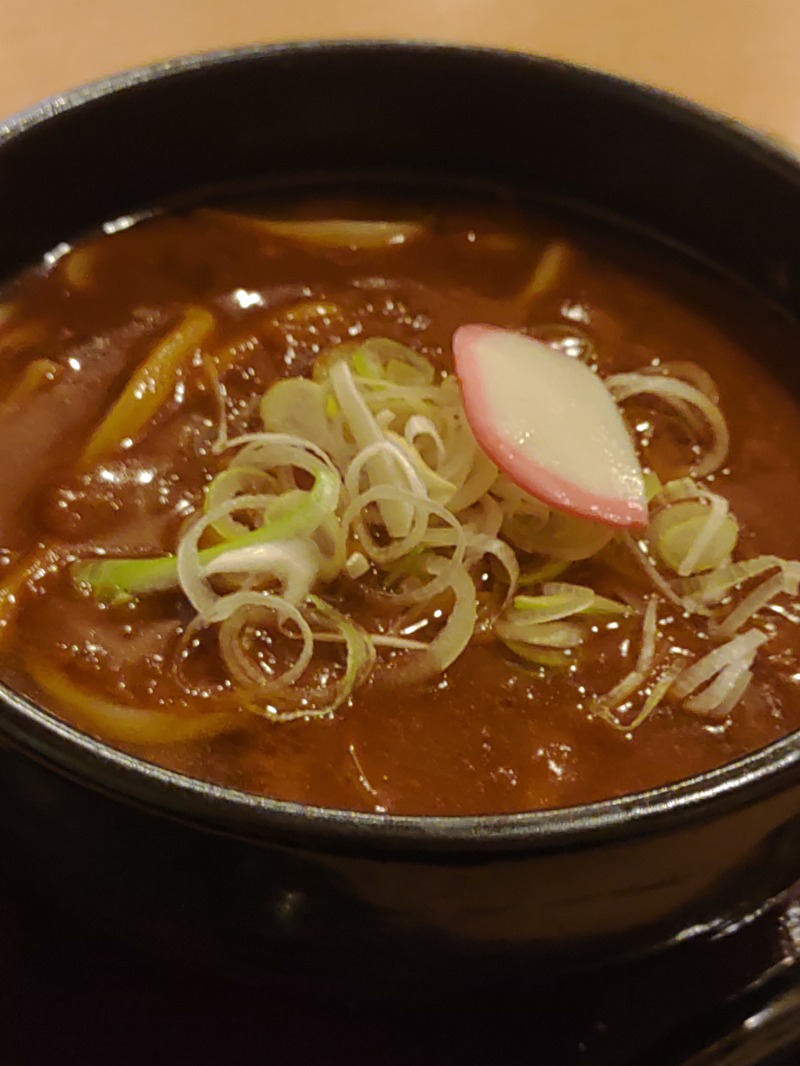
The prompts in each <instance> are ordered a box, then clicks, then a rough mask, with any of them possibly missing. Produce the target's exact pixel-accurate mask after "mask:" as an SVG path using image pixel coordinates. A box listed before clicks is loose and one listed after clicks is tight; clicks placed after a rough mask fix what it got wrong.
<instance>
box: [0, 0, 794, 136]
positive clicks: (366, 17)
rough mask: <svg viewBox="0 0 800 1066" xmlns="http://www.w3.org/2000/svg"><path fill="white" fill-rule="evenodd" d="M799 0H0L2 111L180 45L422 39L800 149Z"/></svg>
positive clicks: (194, 48)
mask: <svg viewBox="0 0 800 1066" xmlns="http://www.w3.org/2000/svg"><path fill="white" fill-rule="evenodd" d="M799 33H800V0H378V2H377V3H376V2H375V0H296V2H294V3H283V2H280V0H0V115H7V114H9V113H11V112H14V111H17V110H19V109H21V108H23V107H26V106H27V105H29V104H31V103H33V102H34V101H36V100H38V99H40V98H42V97H44V96H48V95H50V94H52V93H57V92H59V91H62V90H64V89H67V88H70V87H72V86H75V85H78V84H80V83H82V82H85V81H88V80H91V79H93V78H96V77H99V76H101V75H103V74H109V73H112V72H114V71H117V70H120V69H123V68H125V67H131V66H136V65H139V64H142V63H148V62H150V61H152V60H155V59H163V58H166V57H168V56H171V55H177V54H179V53H186V52H194V51H200V50H204V49H210V48H219V47H224V46H227V45H234V44H243V43H247V42H255V41H280V40H297V39H308V38H314V37H422V38H428V39H431V40H447V41H457V42H469V43H474V44H485V45H495V46H502V47H509V48H516V49H522V50H525V51H530V52H539V53H542V54H544V55H550V56H559V57H562V58H566V59H571V60H574V61H577V62H580V63H586V64H589V65H592V66H597V67H601V68H604V69H606V70H611V71H614V72H617V73H620V74H624V75H626V76H628V77H633V78H637V79H640V80H643V81H648V82H651V83H653V84H656V85H660V86H664V87H666V88H669V89H672V90H675V91H677V92H679V93H681V94H683V95H685V96H689V97H692V98H693V99H695V100H698V101H701V102H702V103H705V104H707V105H709V106H711V107H715V108H718V109H720V110H722V111H726V112H728V113H729V114H732V115H735V116H736V117H737V118H740V119H742V120H744V121H745V122H748V123H750V124H752V125H755V126H759V127H761V128H762V129H766V130H769V131H770V132H772V133H776V134H778V135H779V136H781V137H783V138H784V139H786V140H788V141H791V142H793V143H794V144H795V145H800V64H799V63H798V54H797V52H798V49H797V40H798V34H799Z"/></svg>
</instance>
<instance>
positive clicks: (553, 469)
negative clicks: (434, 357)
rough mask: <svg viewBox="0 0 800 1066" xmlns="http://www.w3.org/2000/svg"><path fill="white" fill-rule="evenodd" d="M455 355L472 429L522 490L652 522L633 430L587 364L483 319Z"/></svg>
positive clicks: (456, 345)
mask: <svg viewBox="0 0 800 1066" xmlns="http://www.w3.org/2000/svg"><path fill="white" fill-rule="evenodd" d="M453 353H454V356H455V365H456V371H457V373H458V378H459V381H460V382H461V391H462V396H463V401H464V409H465V411H466V414H467V419H468V420H469V424H470V426H471V428H472V431H473V433H474V434H475V437H476V439H477V441H478V443H479V444H480V445H481V447H482V448H483V449H484V451H485V452H486V454H487V455H488V456H489V457H490V458H491V459H492V460H493V461H494V462H495V463H497V465H498V466H499V467H500V468H501V470H503V471H504V472H505V473H506V474H508V476H509V477H510V478H511V480H512V481H514V482H515V483H516V484H517V485H519V487H520V488H521V489H524V490H525V491H526V492H528V493H530V494H531V496H535V497H536V498H537V499H538V500H541V501H542V502H543V503H546V504H548V506H551V507H554V508H557V509H558V510H560V511H565V512H567V513H569V514H574V515H579V516H581V517H584V518H591V519H594V520H595V521H597V522H602V523H604V524H606V525H609V526H615V527H620V528H624V527H630V526H644V525H646V524H647V502H646V497H645V491H644V481H643V478H642V470H641V467H640V465H639V461H638V459H637V457H636V453H635V451H634V448H633V443H632V441H631V438H630V436H629V434H628V430H627V428H626V426H625V423H624V421H623V419H622V416H621V414H620V412H619V410H618V408H617V406H616V404H615V403H614V400H613V399H612V397H611V395H610V393H609V392H608V390H607V389H606V388H605V386H604V385H603V383H602V381H601V380H600V378H598V377H597V376H596V375H595V374H594V373H593V372H592V371H591V370H590V369H589V368H588V367H587V366H586V365H585V364H584V363H581V362H580V361H579V360H578V359H574V358H571V357H570V356H567V355H564V354H563V353H561V352H558V351H556V350H555V349H553V348H549V347H548V346H547V345H545V344H541V343H540V342H539V341H536V340H533V339H532V338H531V337H527V336H525V335H524V334H522V333H514V332H512V331H510V330H504V329H498V328H496V327H494V326H484V325H469V326H461V327H460V328H459V329H457V330H456V332H455V334H454V336H453Z"/></svg>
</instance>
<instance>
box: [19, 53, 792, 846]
mask: <svg viewBox="0 0 800 1066" xmlns="http://www.w3.org/2000/svg"><path fill="white" fill-rule="evenodd" d="M321 52H327V53H333V52H335V53H340V54H342V55H344V56H346V55H347V54H353V53H361V54H365V53H371V54H376V53H380V52H392V53H395V54H405V55H406V56H408V57H418V56H421V55H423V54H424V55H428V56H431V55H433V56H436V55H449V56H453V55H459V56H461V57H463V58H464V59H465V60H468V58H469V57H474V59H473V61H475V62H477V61H481V62H486V63H491V64H494V65H495V66H500V65H503V64H504V65H512V64H517V65H519V66H526V65H527V66H529V67H531V68H534V67H535V68H539V69H550V70H553V71H557V72H560V73H562V74H564V76H566V77H572V78H574V79H582V80H584V81H587V82H588V81H590V82H591V83H592V84H593V87H594V88H595V89H597V88H602V89H603V91H605V92H610V93H617V94H622V95H624V96H626V97H628V98H630V99H633V100H636V101H638V102H639V103H640V104H642V105H647V106H648V107H650V108H656V109H657V110H660V111H662V112H665V113H667V114H669V115H671V116H672V117H673V118H675V119H680V120H682V121H684V122H688V123H691V124H693V125H695V126H700V127H702V128H703V129H704V130H705V131H706V132H713V133H715V134H716V136H718V137H719V136H722V137H724V138H728V139H733V140H734V141H735V142H736V143H737V146H738V147H739V149H740V150H741V149H744V150H748V151H749V152H750V153H751V154H752V153H756V154H758V156H759V157H760V160H761V163H762V165H770V164H771V165H772V166H773V167H779V168H782V169H788V170H789V171H790V172H791V173H792V174H794V175H795V176H798V175H800V158H798V156H796V155H795V154H794V153H793V152H792V151H791V149H790V148H789V147H788V146H786V145H784V144H782V143H781V142H779V141H777V140H776V139H774V138H773V137H771V136H769V135H768V134H766V133H763V132H760V131H757V130H753V129H751V128H750V127H748V126H746V125H745V124H743V123H741V122H739V121H738V120H736V119H734V118H732V117H730V116H727V115H724V114H722V113H719V112H716V111H714V110H712V109H709V108H707V107H705V106H703V105H700V104H698V103H695V102H692V101H690V100H687V99H684V98H683V97H681V96H679V95H677V94H675V93H671V92H669V91H666V90H664V89H661V88H656V87H654V86H650V85H647V84H644V83H640V82H637V81H633V80H630V79H627V78H623V77H620V76H619V75H616V74H612V73H608V72H605V71H602V70H598V69H595V68H592V67H589V66H586V65H583V64H577V63H572V62H568V61H565V60H561V59H556V58H552V57H548V56H540V55H534V54H529V53H526V52H520V51H512V50H509V49H502V48H495V47H490V46H479V45H468V44H448V43H442V42H434V41H427V40H412V39H371V38H365V39H340V40H326V39H319V40H302V41H286V42H276V43H268V44H249V45H243V46H238V47H230V48H222V49H216V50H211V51H203V52H197V53H192V54H189V55H184V56H177V57H174V58H169V59H165V60H162V61H158V62H155V63H151V64H146V65H143V66H139V67H135V68H133V69H130V70H124V71H121V72H119V73H116V74H111V75H107V76H104V77H101V78H99V79H97V80H94V81H91V82H88V83H86V84H84V85H81V86H78V87H77V88H73V89H70V90H67V91H66V92H63V93H57V94H55V95H53V96H51V97H48V98H46V99H44V100H41V101H39V102H37V103H34V104H33V105H32V106H30V107H28V108H26V109H24V110H22V111H20V112H17V113H15V114H13V115H12V116H10V117H9V118H6V119H0V158H1V157H2V151H3V149H4V147H5V145H7V144H9V143H11V142H12V141H14V140H16V138H17V137H20V136H23V135H24V134H26V133H27V132H28V131H30V130H32V129H34V128H36V127H38V126H40V125H42V124H43V123H48V122H50V121H51V120H53V119H56V118H57V117H58V116H59V115H60V114H62V113H65V112H71V111H74V110H76V109H79V108H82V107H84V106H86V105H87V104H91V103H92V102H93V101H96V100H99V99H101V98H106V97H113V96H117V95H119V94H122V93H125V92H127V91H129V90H131V89H134V88H136V87H137V86H140V85H144V84H150V83H152V82H161V81H165V80H168V79H172V78H180V77H184V76H186V75H190V74H193V73H195V72H198V71H203V70H206V69H212V68H213V69H216V68H218V67H222V66H226V65H237V64H241V63H247V62H267V63H274V62H277V61H279V60H280V59H282V58H283V57H294V56H297V55H302V54H305V53H311V54H318V53H321ZM0 705H2V708H3V712H2V713H0V737H1V736H2V735H5V737H7V738H8V739H9V740H10V741H11V742H12V745H13V746H15V747H17V748H18V749H21V750H23V752H24V754H26V755H29V756H30V755H32V756H33V757H34V758H36V759H37V760H39V761H41V762H44V763H46V764H47V765H49V766H50V767H51V768H54V769H56V770H59V771H60V772H62V773H66V774H67V776H69V777H72V778H73V779H75V780H78V781H79V782H80V783H82V784H84V785H87V786H89V787H93V788H95V789H99V790H100V791H103V792H106V793H108V794H111V795H113V796H115V797H116V798H118V799H122V800H126V801H128V802H133V803H135V804H137V805H138V806H141V807H144V808H146V809H148V810H150V811H151V812H154V813H158V814H161V815H163V816H168V817H170V816H171V817H175V818H178V819H179V820H181V821H183V822H188V823H190V824H193V825H195V826H197V827H198V828H201V829H205V830H210V831H218V832H223V833H225V834H229V835H230V834H232V835H235V836H239V837H242V838H246V839H253V838H256V839H258V838H264V839H284V840H290V841H291V840H297V839H298V838H300V840H301V841H302V844H303V845H304V846H314V847H318V848H322V849H323V850H325V849H333V850H335V851H337V852H341V851H343V850H348V849H355V850H356V851H359V852H363V850H364V847H365V845H369V850H370V854H372V853H374V852H375V851H376V850H377V851H379V852H380V851H386V852H396V851H401V852H404V853H407V854H409V855H413V854H414V853H420V854H422V855H426V856H429V855H430V853H431V852H439V853H442V855H445V854H446V855H451V856H452V855H454V854H455V855H463V856H469V855H486V854H487V853H489V854H491V853H518V852H532V851H539V850H543V849H551V850H552V849H558V850H562V849H567V848H575V847H585V846H587V845H592V844H597V843H599V842H600V841H606V840H608V841H612V840H620V839H623V838H629V837H632V836H638V835H642V834H645V833H648V834H649V833H653V832H661V831H664V830H665V829H668V828H670V827H674V826H678V825H681V824H684V823H688V822H695V821H699V820H704V819H708V818H711V817H713V816H717V815H719V814H722V813H724V812H726V811H728V810H732V809H734V808H736V807H739V806H742V805H745V804H748V803H752V802H756V801H758V800H759V799H762V798H764V797H765V796H768V795H770V794H772V793H777V792H780V791H783V790H784V789H788V788H791V787H792V786H793V785H797V784H800V732H795V733H789V734H787V735H786V736H784V737H782V738H780V739H779V740H776V741H774V742H772V743H771V744H769V745H768V746H766V747H764V748H761V749H759V750H757V751H755V752H752V753H750V754H749V755H745V756H743V757H741V758H738V759H736V760H734V761H732V762H729V763H726V764H725V765H723V766H721V767H719V768H718V769H715V770H710V771H707V772H705V773H702V774H697V775H694V776H692V777H690V778H686V779H684V780H681V781H678V782H674V783H670V784H666V785H662V786H660V787H658V788H652V789H648V790H646V791H642V792H637V793H631V794H629V795H625V796H621V797H615V798H612V799H607V800H601V801H598V802H595V803H590V804H585V805H581V806H573V807H563V808H554V809H547V810H534V811H526V812H520V813H513V814H499V815H495V814H489V815H393V814H383V813H371V812H364V811H352V810H339V809H335V808H327V807H319V806H314V805H306V804H300V803H289V802H286V801H282V800H275V799H271V798H269V797H266V796H260V795H256V794H253V793H249V792H244V791H241V790H238V789H233V788H227V787H222V786H219V785H214V784H211V783H209V782H206V781H202V780H200V779H198V778H193V777H190V776H188V775H185V774H181V773H177V772H174V771H171V770H166V769H164V768H162V767H160V766H158V765H156V764H154V763H151V762H149V761H147V760H145V759H141V758H137V757H134V756H131V755H128V754H126V753H125V752H122V751H119V750H117V749H115V748H114V747H112V746H111V745H109V744H106V743H104V742H103V741H101V740H98V739H96V738H95V737H92V736H91V735H90V734H88V733H83V732H81V731H80V730H78V729H76V728H74V727H73V726H71V725H68V724H67V723H66V722H63V721H61V720H60V719H58V718H57V717H56V716H55V715H51V714H50V713H49V712H47V711H45V710H44V709H43V708H41V707H39V706H38V705H37V704H36V703H35V702H34V701H32V700H31V699H29V698H27V697H25V696H23V695H21V694H20V693H17V692H15V691H14V690H13V689H11V688H10V687H9V686H8V685H6V684H5V683H0Z"/></svg>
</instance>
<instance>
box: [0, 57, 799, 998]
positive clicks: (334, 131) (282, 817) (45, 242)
mask: <svg viewBox="0 0 800 1066" xmlns="http://www.w3.org/2000/svg"><path fill="white" fill-rule="evenodd" d="M398 178H401V179H403V180H412V181H416V182H420V183H429V182H435V183H437V184H438V185H441V184H444V185H448V184H449V185H452V186H455V187H459V188H461V187H463V186H464V185H465V184H466V185H470V184H472V185H487V184H488V185H492V186H497V185H500V186H503V187H509V188H512V189H515V190H523V191H525V192H526V193H529V194H532V195H536V196H539V197H544V198H549V199H552V200H556V201H559V202H569V203H573V204H577V205H580V206H582V207H585V208H588V209H590V210H591V211H592V212H594V213H595V214H597V213H600V214H602V215H606V216H609V217H612V218H616V219H619V220H621V221H622V223H623V224H625V225H628V226H631V227H633V228H635V229H639V230H646V231H649V232H650V233H652V234H653V235H654V236H655V237H657V238H658V239H660V240H662V241H665V242H668V243H670V244H673V245H679V246H681V247H683V248H685V249H687V250H688V251H690V252H691V253H693V254H694V255H695V256H697V257H698V258H700V259H703V260H705V261H708V262H710V263H712V264H714V265H716V266H717V267H719V268H720V269H722V270H724V271H726V272H728V273H730V274H732V275H734V276H736V277H738V278H740V279H742V280H744V281H745V282H747V283H749V284H750V285H752V286H754V287H755V288H756V289H758V290H759V291H760V292H761V293H763V294H764V295H766V296H767V297H768V298H769V299H771V300H773V301H774V302H775V303H776V304H778V305H780V306H781V307H783V308H785V309H786V310H787V311H788V312H790V313H793V314H797V313H798V312H800V245H798V243H797V240H796V232H797V228H798V227H797V225H796V223H797V222H798V221H800V167H798V164H797V163H796V162H795V160H794V159H792V158H791V157H790V156H788V155H787V154H786V153H784V152H783V151H782V150H781V149H780V148H778V147H776V146H774V145H772V144H770V143H769V142H767V141H765V140H763V139H760V138H758V137H757V136H756V135H754V134H751V133H748V132H747V131H745V130H742V129H740V128H739V127H737V126H735V124H733V123H730V122H727V121H725V120H723V119H721V118H719V117H717V116H713V115H709V114H707V113H705V112H703V111H701V110H699V109H697V108H694V107H691V106H690V105H687V104H684V103H682V102H680V101H677V100H674V99H672V98H670V97H667V96H664V95H663V94H659V93H656V92H653V91H651V90H647V89H643V88H640V87H637V86H633V85H631V84H629V83H626V82H622V81H619V80H617V79H614V78H610V77H608V76H605V75H602V74H598V73H596V72H592V71H588V70H585V69H581V68H576V67H572V66H569V65H565V64H561V63H556V62H553V61H548V60H541V59H535V58H532V57H527V56H521V55H515V54H510V53H501V52H494V51H488V50H481V49H463V48H446V47H441V46H433V45H424V44H402V43H367V42H361V43H346V42H345V43H337V44H330V43H321V44H301V45H288V46H275V47H265V48H248V49H242V50H238V51H234V52H228V53H220V54H215V55H210V56H201V57H192V58H189V59H186V60H176V61H173V62H169V63H166V64H162V65H159V66H156V67H152V68H148V69H146V70H142V71H138V72H134V73H131V74H126V75H121V76H120V77H118V78H114V79H110V80H108V81H106V82H102V83H98V84H96V85H93V86H89V87H88V88H86V89H84V90H79V91H77V92H75V93H73V94H70V95H69V96H66V97H64V98H57V99H55V100H52V101H49V102H47V103H45V104H42V105H41V106H40V107H37V108H34V109H33V110H31V111H30V112H28V113H26V114H23V115H21V116H19V117H17V118H15V119H11V120H10V121H9V122H7V123H6V124H5V125H0V232H2V233H3V241H2V243H0V277H3V276H12V275H13V274H14V273H15V272H17V271H18V270H20V269H21V268H22V267H24V266H26V265H27V264H28V263H30V262H33V261H35V260H36V259H38V258H39V257H40V256H41V255H42V253H43V252H45V251H46V250H48V249H49V248H51V247H53V246H55V245H56V244H58V243H59V242H60V241H63V240H70V239H71V238H74V237H76V236H80V234H81V233H83V232H85V231H87V230H90V229H92V228H94V227H96V226H97V225H99V224H100V223H102V222H103V221H104V220H107V219H109V218H113V217H116V216H119V215H122V214H125V213H129V212H132V211H135V210H137V209H141V208H146V207H148V206H151V205H153V204H154V203H159V202H164V201H170V200H173V201H174V200H176V199H180V198H181V197H182V196H185V195H187V194H189V193H191V192H192V191H193V190H197V189H210V188H215V187H220V186H225V185H229V184H231V183H234V182H235V183H246V182H254V181H259V182H263V181H272V182H277V183H283V184H286V183H291V182H293V181H297V182H299V181H303V182H307V181H316V182H320V181H331V180H348V181H352V180H357V181H359V182H361V183H362V184H363V183H364V182H376V181H385V180H388V179H398ZM775 369H776V371H777V372H778V373H781V374H782V375H783V376H784V377H785V380H786V381H787V383H788V384H789V386H790V387H792V388H796V387H797V385H798V370H797V363H796V362H786V363H784V364H782V365H778V366H777V367H776V368H775ZM2 698H3V706H2V707H1V708H0V734H2V735H3V736H4V737H5V738H6V741H7V742H8V744H9V747H8V748H7V749H6V750H5V751H4V752H2V754H0V848H2V852H0V854H3V856H4V863H3V865H4V868H5V869H6V870H9V871H10V870H12V869H13V870H14V871H16V875H17V876H18V877H19V878H21V879H22V880H24V881H27V882H28V883H30V884H34V883H35V884H36V885H38V886H39V887H40V889H42V890H43V891H45V892H46V893H49V894H50V895H58V896H59V897H60V898H61V899H62V900H63V901H64V902H65V903H67V904H68V905H69V906H70V907H71V909H73V910H76V909H77V910H82V911H84V912H86V913H91V914H94V915H95V916H99V917H100V918H101V919H102V920H103V921H105V922H110V923H111V924H114V925H118V926H119V927H120V928H124V929H126V930H127V931H128V933H134V934H136V935H138V936H141V937H146V938H152V939H153V941H161V942H169V941H173V942H176V941H180V942H182V943H183V944H184V945H185V944H193V945H194V947H195V948H196V949H197V951H198V952H199V953H200V954H208V955H219V954H220V953H222V954H227V955H228V956H229V957H231V958H233V957H236V958H242V959H244V958H247V957H249V958H251V959H256V960H262V961H263V960H265V959H272V960H277V959H280V960H282V965H285V966H287V967H294V966H301V967H307V966H308V965H309V964H310V963H311V962H312V961H314V962H315V964H316V963H319V965H324V966H327V967H333V968H334V969H339V970H348V971H352V972H353V973H354V974H359V973H360V974H362V975H363V974H364V973H374V974H375V976H376V978H385V977H386V975H387V974H389V973H392V974H393V975H394V976H395V977H397V976H398V975H400V976H402V975H406V976H407V977H408V978H409V980H412V979H415V978H414V975H417V979H418V976H419V974H420V973H421V972H424V973H425V975H426V976H429V977H430V976H435V975H437V974H445V973H448V974H450V975H451V976H452V974H453V973H454V972H458V973H460V974H461V975H464V974H466V973H468V972H470V971H471V972H473V973H475V974H478V973H480V974H483V975H484V976H485V975H486V974H489V973H495V972H496V973H500V972H511V970H512V969H514V968H515V967H516V965H517V964H520V965H522V966H523V967H530V966H531V965H532V964H534V963H536V964H537V965H540V966H544V965H547V966H552V967H558V968H563V967H572V966H575V965H585V964H591V963H592V962H604V963H606V962H608V961H609V959H611V958H613V957H621V956H623V955H624V954H629V953H631V952H646V951H652V950H654V949H655V948H657V947H659V946H662V945H665V944H669V943H674V942H676V941H681V940H685V939H689V938H691V937H693V936H696V935H701V934H705V935H713V934H719V933H722V932H724V931H726V930H729V929H731V928H733V927H735V926H736V924H737V923H740V922H742V921H745V920H747V919H748V918H749V917H751V916H752V915H754V914H755V913H757V912H758V911H759V910H761V909H763V908H764V907H765V906H768V905H769V904H770V903H771V902H772V901H774V900H775V899H777V898H778V897H779V896H780V895H781V893H782V892H784V891H785V889H786V888H787V887H788V886H789V885H790V884H791V883H792V882H793V881H794V880H796V879H797V877H798V876H800V750H798V746H797V742H796V740H795V739H794V738H791V737H790V738H787V739H786V740H784V741H781V742H778V743H777V744H774V745H772V746H771V748H769V749H766V750H765V751H764V752H761V753H756V754H755V755H753V756H750V757H749V758H747V759H743V760H740V761H739V762H737V763H734V764H731V765H730V766H729V767H726V768H724V769H722V770H720V771H715V772H713V773H710V774H706V775H704V776H703V777H701V778H696V779H693V780H691V781H689V782H683V783H681V784H679V785H675V786H670V787H666V788H662V789H658V790H655V791H653V792H650V793H645V794H642V795H639V796H633V797H627V798H624V799H621V800H614V801H609V802H606V803H600V804H594V805H592V806H589V807H584V808H579V809H574V810H565V811H549V812H540V813H538V814H537V813H533V814H526V815H512V816H506V817H483V818H460V819H454V818H427V819H426V818H393V817H386V816H378V815H363V814H354V813H351V812H338V811H322V810H317V809H314V808H303V807H298V806H294V805H291V804H283V803H277V802H273V801H270V800H265V799H261V798H258V797H254V796H247V795H244V794H240V793H235V792H231V791H226V790H222V789H218V788H215V787H212V786H208V785H204V784H202V783H199V782H196V781H191V780H189V779H188V778H184V777H181V776H180V775H176V774H171V773H167V772H165V771H162V770H160V769H158V768H157V767H153V766H151V765H149V764H145V763H141V762H137V761H136V760H134V759H131V758H129V757H127V756H124V755H121V754H120V753H117V752H114V751H112V750H111V749H109V748H106V747H105V746H104V745H102V744H100V743H99V742H96V741H94V740H92V739H91V738H88V737H85V736H82V735H81V734H78V733H77V732H76V731H74V730H72V729H70V728H69V727H67V726H64V725H63V724H61V723H59V722H57V721H56V720H55V719H53V718H51V717H50V716H49V715H47V714H45V713H44V712H42V711H40V710H38V709H36V708H35V707H33V706H32V705H30V704H29V703H28V702H26V701H25V700H23V699H21V698H20V697H18V696H15V695H14V694H13V693H11V692H9V691H7V690H5V691H4V692H3V693H2ZM54 771H56V772H54ZM423 957H424V959H425V963H424V967H422V969H421V968H420V959H421V958H423ZM471 963H474V964H475V965H474V966H471V965H468V964H471Z"/></svg>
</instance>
